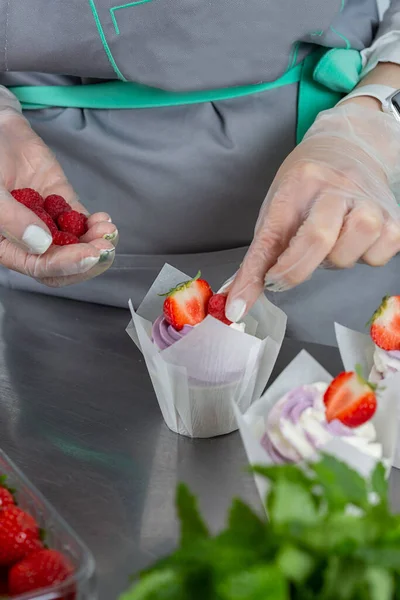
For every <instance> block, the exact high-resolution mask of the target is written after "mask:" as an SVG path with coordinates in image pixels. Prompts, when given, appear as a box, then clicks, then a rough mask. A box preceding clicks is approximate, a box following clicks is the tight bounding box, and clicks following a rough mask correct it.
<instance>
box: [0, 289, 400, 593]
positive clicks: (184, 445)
mask: <svg viewBox="0 0 400 600" xmlns="http://www.w3.org/2000/svg"><path fill="white" fill-rule="evenodd" d="M0 318H1V325H0V328H1V329H0V403H1V409H0V446H1V447H2V448H3V449H4V450H5V451H6V452H7V453H8V454H9V455H10V457H11V458H12V459H13V460H14V461H15V462H16V463H17V464H18V465H19V466H20V468H22V470H23V471H24V472H25V473H26V475H27V476H28V477H29V478H30V479H31V480H32V482H33V483H34V484H35V485H36V486H37V487H38V488H39V489H40V490H41V491H42V492H43V493H44V494H45V495H46V496H47V498H48V499H49V500H50V501H51V502H52V503H53V504H54V506H55V507H56V508H57V509H58V511H59V512H60V513H61V514H62V515H63V516H64V517H65V518H66V519H67V521H68V522H69V523H70V524H71V526H72V527H73V528H74V529H75V530H76V531H77V532H78V533H79V534H80V536H81V537H82V538H83V540H84V541H85V542H86V543H87V545H88V546H89V547H90V548H91V550H92V552H93V553H94V555H95V558H96V561H97V569H98V577H99V598H100V600H114V599H115V598H117V596H118V594H119V593H120V592H121V591H122V590H123V589H124V588H126V586H127V584H128V577H129V575H130V574H131V573H132V572H134V571H136V570H138V569H141V568H143V567H144V566H146V565H148V564H149V562H151V561H152V560H153V559H154V558H156V557H158V556H160V555H161V554H163V553H165V552H168V551H169V550H170V549H171V548H172V547H173V544H174V541H175V539H176V534H177V528H176V522H175V515H174V507H173V500H174V490H175V485H176V483H177V482H178V481H180V480H183V481H186V482H187V483H189V485H190V486H191V487H192V489H193V490H194V491H195V492H196V493H198V494H199V495H200V504H201V508H202V510H203V512H204V513H205V515H206V517H207V518H208V521H209V523H210V524H211V526H212V527H213V528H214V529H217V528H219V527H221V526H222V524H223V520H224V516H225V511H226V508H227V506H228V505H229V503H230V500H231V498H232V496H234V495H240V496H241V497H242V498H244V499H245V500H247V501H249V502H251V503H253V504H254V505H258V504H259V499H258V496H257V492H256V490H255V486H254V483H253V480H252V478H251V477H250V476H249V475H247V474H246V473H244V467H245V466H246V464H247V463H246V457H245V453H244V450H243V448H242V444H241V440H240V437H239V434H237V433H235V434H231V435H228V436H224V437H221V438H214V439H211V440H190V439H186V438H182V437H179V436H177V435H175V434H173V433H171V432H170V431H169V430H168V429H167V427H166V426H165V425H164V423H163V420H162V417H161V413H160V411H159V408H158V405H157V400H156V398H155V395H154V393H153V390H152V387H151V383H150V379H149V378H148V375H147V371H146V367H145V365H144V363H143V360H142V358H141V355H140V353H139V352H138V350H137V349H136V347H135V346H134V344H133V343H132V342H131V340H130V339H129V338H128V336H127V334H126V333H125V327H126V325H127V322H128V320H129V314H128V311H123V310H117V309H108V308H104V307H100V306H93V305H86V304H82V303H74V302H68V301H64V300H57V299H52V298H47V297H42V296H35V295H30V294H22V293H17V292H12V291H7V290H4V289H0ZM301 347H302V346H301V345H300V344H299V343H297V342H293V341H290V340H287V341H286V342H285V344H284V346H283V349H282V352H281V355H280V358H279V363H278V364H277V366H276V369H275V374H276V373H278V372H279V371H280V370H281V369H282V368H283V367H284V366H285V365H286V364H287V363H288V362H289V361H290V360H291V359H292V358H294V356H295V355H296V354H297V352H298V351H299V350H300V348H301ZM305 347H306V348H307V349H308V351H309V352H310V353H311V354H312V355H313V356H315V358H317V360H319V361H320V362H321V363H322V364H323V365H324V366H325V367H326V368H327V369H328V370H329V371H331V372H332V373H337V372H338V370H339V369H340V366H341V365H340V359H339V356H338V352H337V350H336V349H335V348H330V347H326V346H315V345H309V344H306V345H305ZM392 483H393V486H392V488H393V489H392V498H393V500H394V504H395V505H397V506H400V476H399V474H398V473H397V472H396V473H394V474H393V476H392Z"/></svg>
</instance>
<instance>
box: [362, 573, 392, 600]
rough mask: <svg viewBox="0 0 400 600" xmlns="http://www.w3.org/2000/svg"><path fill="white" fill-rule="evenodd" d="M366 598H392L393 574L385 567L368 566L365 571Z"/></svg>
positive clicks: (375, 599) (384, 599) (376, 599)
mask: <svg viewBox="0 0 400 600" xmlns="http://www.w3.org/2000/svg"><path fill="white" fill-rule="evenodd" d="M365 581H366V584H367V586H366V587H367V590H368V596H367V598H368V600H393V593H394V579H393V575H392V574H391V573H389V572H388V571H387V570H385V569H379V568H377V567H369V568H368V569H367V572H366V573H365Z"/></svg>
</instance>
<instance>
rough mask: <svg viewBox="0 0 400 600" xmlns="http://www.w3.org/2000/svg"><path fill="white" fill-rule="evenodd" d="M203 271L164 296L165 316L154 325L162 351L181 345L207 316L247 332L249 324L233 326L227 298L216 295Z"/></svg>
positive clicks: (157, 342)
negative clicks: (229, 315) (226, 307)
mask: <svg viewBox="0 0 400 600" xmlns="http://www.w3.org/2000/svg"><path fill="white" fill-rule="evenodd" d="M200 277H201V272H200V271H199V272H198V273H197V275H196V277H195V278H194V279H190V280H188V281H184V282H183V283H179V284H178V285H177V286H175V287H173V288H172V289H170V290H169V292H167V293H165V294H162V295H163V296H165V300H164V304H163V314H161V315H159V316H158V317H157V319H156V320H155V321H154V323H153V327H152V339H153V342H154V344H156V346H157V347H158V348H159V350H166V349H167V348H170V346H172V344H175V343H176V342H179V341H180V340H181V339H182V338H183V337H185V336H186V335H188V334H189V333H190V332H191V331H192V330H193V328H194V327H196V326H197V325H199V324H200V323H201V322H202V321H204V319H205V318H206V316H207V315H210V316H212V317H213V318H215V319H218V320H219V321H221V323H224V324H225V325H228V326H229V327H231V328H233V329H235V330H237V331H241V332H243V333H244V332H245V329H246V325H245V323H232V322H231V321H229V320H228V319H227V318H226V316H225V305H226V299H227V298H226V295H224V294H214V293H213V291H212V289H211V286H210V285H209V283H207V281H205V280H204V279H201V278H200Z"/></svg>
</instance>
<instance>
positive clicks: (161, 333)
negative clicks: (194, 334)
mask: <svg viewBox="0 0 400 600" xmlns="http://www.w3.org/2000/svg"><path fill="white" fill-rule="evenodd" d="M192 329H193V327H192V326H191V325H184V327H183V328H182V329H181V330H180V331H177V330H176V329H175V328H174V327H172V325H170V324H169V323H168V322H167V321H166V320H165V318H164V317H163V316H162V315H161V316H160V317H158V318H157V319H156V320H155V321H154V324H153V330H152V338H153V342H154V343H155V344H156V345H157V346H158V347H159V348H160V350H165V349H166V348H169V347H170V346H172V344H175V342H178V341H179V340H181V339H182V338H183V337H185V335H187V334H188V333H190V332H191V331H192Z"/></svg>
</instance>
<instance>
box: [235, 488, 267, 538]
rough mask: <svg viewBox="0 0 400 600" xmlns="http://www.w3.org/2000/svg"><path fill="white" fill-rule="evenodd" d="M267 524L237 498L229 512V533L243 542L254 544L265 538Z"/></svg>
mask: <svg viewBox="0 0 400 600" xmlns="http://www.w3.org/2000/svg"><path fill="white" fill-rule="evenodd" d="M266 528H267V523H266V522H265V521H263V520H262V519H260V517H259V516H258V515H256V514H255V513H254V512H253V511H252V509H251V508H250V507H249V506H248V505H247V504H245V503H244V502H242V500H239V499H237V498H235V499H234V500H233V502H232V506H231V508H230V511H229V518H228V532H229V533H231V534H233V535H235V536H238V537H239V538H240V539H241V541H242V542H244V541H249V542H254V541H256V540H258V539H260V537H262V538H264V537H265V531H266Z"/></svg>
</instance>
